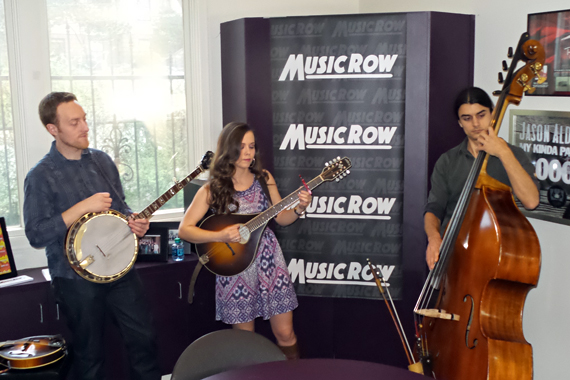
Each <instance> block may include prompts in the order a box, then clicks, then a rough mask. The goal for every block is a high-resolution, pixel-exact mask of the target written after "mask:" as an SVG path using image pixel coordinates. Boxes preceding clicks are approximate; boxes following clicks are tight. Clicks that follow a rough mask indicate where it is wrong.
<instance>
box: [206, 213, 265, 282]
mask: <svg viewBox="0 0 570 380" xmlns="http://www.w3.org/2000/svg"><path fill="white" fill-rule="evenodd" d="M257 215H258V214H249V215H245V214H229V215H212V216H210V217H208V218H206V219H205V220H204V221H203V222H202V223H201V224H200V228H203V229H205V230H208V231H220V230H223V229H224V228H226V227H228V226H231V225H234V224H245V223H247V222H249V221H250V220H251V219H253V218H255V217H256V216H257ZM244 227H245V226H244ZM265 227H267V224H265V225H263V226H262V227H260V228H257V229H256V230H254V231H250V236H249V239H248V240H247V242H245V243H244V244H242V243H220V242H213V243H202V244H196V251H197V252H198V256H202V255H207V256H208V262H207V263H206V264H205V265H204V266H205V267H206V268H207V269H208V270H209V271H210V272H212V273H214V274H216V275H218V276H235V275H237V274H240V273H241V272H243V271H244V270H246V269H247V268H249V266H250V265H251V264H252V263H253V260H255V256H256V254H257V249H258V248H259V241H260V239H261V236H262V234H263V231H265ZM246 228H247V227H246Z"/></svg>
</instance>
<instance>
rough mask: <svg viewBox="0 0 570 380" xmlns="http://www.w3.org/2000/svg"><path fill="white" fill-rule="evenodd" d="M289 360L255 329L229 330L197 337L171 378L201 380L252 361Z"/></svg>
mask: <svg viewBox="0 0 570 380" xmlns="http://www.w3.org/2000/svg"><path fill="white" fill-rule="evenodd" d="M279 360H286V358H285V355H284V354H283V353H282V352H281V350H280V349H279V347H277V345H275V344H274V343H273V342H271V341H270V340H269V339H267V338H265V337H263V336H261V335H259V334H256V333H254V332H249V331H243V330H234V329H226V330H219V331H214V332H212V333H209V334H206V335H204V336H203V337H200V338H198V339H196V340H195V341H194V342H193V343H192V344H190V345H189V346H188V347H187V348H186V349H185V350H184V352H183V353H182V355H180V357H179V358H178V360H177V361H176V365H175V366H174V370H173V371H172V378H171V380H198V379H203V378H205V377H208V376H212V375H215V374H217V373H220V372H224V371H227V370H230V369H234V368H237V367H241V366H247V365H250V364H257V363H265V362H273V361H279Z"/></svg>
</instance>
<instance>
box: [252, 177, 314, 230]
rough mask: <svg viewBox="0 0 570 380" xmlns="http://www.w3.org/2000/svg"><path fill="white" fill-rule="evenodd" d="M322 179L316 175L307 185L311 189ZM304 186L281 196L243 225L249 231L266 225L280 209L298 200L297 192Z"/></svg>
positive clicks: (284, 208)
mask: <svg viewBox="0 0 570 380" xmlns="http://www.w3.org/2000/svg"><path fill="white" fill-rule="evenodd" d="M323 182H324V180H323V179H322V178H321V176H320V175H319V176H317V177H315V178H313V179H312V180H310V181H309V182H308V183H307V187H308V188H309V189H311V190H313V189H314V188H316V187H317V186H319V185H320V184H322V183H323ZM304 188H305V187H299V188H298V189H297V190H295V191H293V192H292V193H291V194H289V195H287V196H286V197H285V198H283V199H282V200H281V201H280V202H279V203H277V204H275V205H273V206H271V207H270V208H268V209H267V210H265V211H263V212H262V213H260V214H259V215H257V216H256V217H255V218H253V219H251V220H250V221H249V222H247V223H246V224H245V226H246V227H247V228H248V229H249V230H250V231H252V232H253V231H255V230H257V229H258V228H259V227H262V226H264V225H266V224H267V223H268V222H269V221H270V220H271V219H273V218H275V217H276V216H277V215H278V214H279V213H280V212H281V211H283V210H286V209H288V208H289V207H291V205H292V204H294V203H295V202H298V201H299V192H300V191H301V190H303V189H304Z"/></svg>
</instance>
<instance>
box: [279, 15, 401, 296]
mask: <svg viewBox="0 0 570 380" xmlns="http://www.w3.org/2000/svg"><path fill="white" fill-rule="evenodd" d="M405 51H406V15H405V14H379V15H378V14H377V15H354V16H350V15H349V16H347V15H343V16H319V17H287V18H275V19H271V69H272V70H271V72H272V105H273V143H274V149H273V151H274V175H275V178H276V181H277V185H278V187H279V191H280V193H281V194H289V193H291V192H293V191H295V189H297V188H299V186H302V182H301V179H300V178H299V175H301V176H302V177H303V179H305V181H307V182H309V180H311V179H313V178H315V177H316V176H318V175H319V174H320V173H321V171H322V170H323V168H324V167H325V164H326V163H327V162H328V161H329V160H332V159H333V158H336V157H341V158H342V157H348V158H349V159H350V160H351V162H352V168H351V169H350V175H348V176H347V177H346V178H344V179H342V180H341V181H339V182H325V183H324V184H322V185H321V186H319V187H317V188H316V189H314V191H313V201H312V203H311V205H310V206H309V207H308V209H307V213H306V216H305V217H304V218H303V219H302V220H301V221H298V222H296V223H294V224H293V225H291V226H288V227H286V228H277V235H278V238H279V242H280V244H281V247H282V248H283V251H284V254H285V258H286V260H287V262H288V267H289V272H290V274H291V277H292V280H293V282H294V284H295V288H296V291H297V294H299V295H308V296H321V297H344V298H346V297H350V298H378V297H379V296H380V293H379V291H378V289H377V287H376V284H375V281H374V278H373V275H372V273H371V272H370V270H369V268H368V266H367V259H370V260H371V262H372V263H373V264H374V265H377V266H378V267H379V269H380V271H381V273H382V275H383V277H384V279H385V280H386V282H387V284H388V287H389V290H390V293H391V295H392V297H393V298H394V299H400V298H401V293H402V281H403V279H402V269H401V263H402V198H403V168H404V165H403V160H404V104H405V70H406V57H405Z"/></svg>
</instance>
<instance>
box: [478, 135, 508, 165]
mask: <svg viewBox="0 0 570 380" xmlns="http://www.w3.org/2000/svg"><path fill="white" fill-rule="evenodd" d="M477 142H479V144H480V148H479V149H480V150H483V151H485V152H487V153H488V154H490V155H491V156H495V157H498V158H499V159H501V158H502V156H503V155H504V154H509V153H511V150H510V149H509V146H508V145H507V142H506V141H505V140H503V139H502V138H500V137H499V136H497V134H496V133H495V130H494V129H493V127H489V128H488V129H487V133H484V132H483V133H481V134H480V135H479V137H478V138H477Z"/></svg>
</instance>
